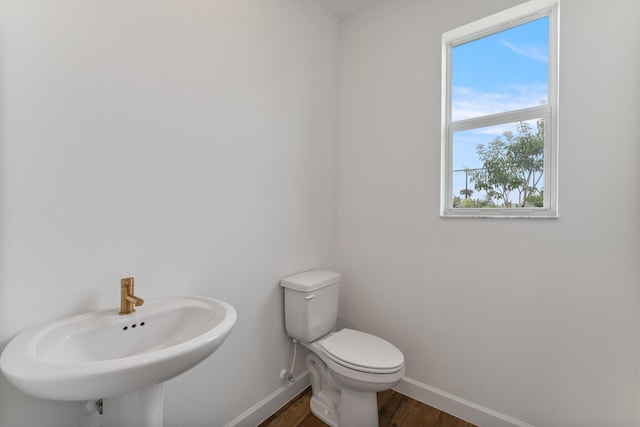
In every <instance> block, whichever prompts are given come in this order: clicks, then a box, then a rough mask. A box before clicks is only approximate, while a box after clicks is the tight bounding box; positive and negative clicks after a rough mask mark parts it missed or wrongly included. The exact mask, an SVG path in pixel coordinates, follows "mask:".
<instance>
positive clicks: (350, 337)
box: [317, 328, 404, 374]
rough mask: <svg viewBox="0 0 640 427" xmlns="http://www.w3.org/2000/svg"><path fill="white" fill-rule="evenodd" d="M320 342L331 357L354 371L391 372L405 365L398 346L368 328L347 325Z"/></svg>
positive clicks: (326, 353)
mask: <svg viewBox="0 0 640 427" xmlns="http://www.w3.org/2000/svg"><path fill="white" fill-rule="evenodd" d="M317 343H318V345H319V346H320V348H321V349H322V352H323V353H324V354H325V355H326V356H327V357H328V358H330V359H331V360H333V361H334V362H336V363H337V364H339V365H341V366H344V367H346V368H349V369H353V370H355V371H360V372H367V373H374V374H391V373H394V372H398V371H400V370H401V369H402V368H403V367H404V356H403V354H402V352H401V351H400V350H398V348H397V347H396V346H394V345H393V344H391V343H390V342H388V341H386V340H384V339H382V338H380V337H377V336H375V335H371V334H367V333H365V332H360V331H355V330H353V329H347V328H345V329H342V330H340V331H338V332H335V333H333V334H330V335H329V336H327V337H326V338H324V339H321V340H319V341H318V342H317Z"/></svg>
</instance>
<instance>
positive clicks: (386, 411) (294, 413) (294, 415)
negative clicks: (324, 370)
mask: <svg viewBox="0 0 640 427" xmlns="http://www.w3.org/2000/svg"><path fill="white" fill-rule="evenodd" d="M310 399H311V387H309V388H307V389H306V390H305V391H303V392H302V393H300V394H299V395H298V396H296V397H295V398H294V399H293V400H292V401H291V402H289V403H287V404H286V405H285V406H283V407H282V408H281V409H280V410H279V411H278V412H276V413H275V414H273V415H272V416H270V417H269V418H267V419H266V420H265V421H264V422H263V423H262V424H260V425H259V426H258V427H327V424H325V423H323V422H322V421H320V419H318V418H317V417H316V416H315V415H313V414H312V413H311V411H310V410H309V400H310ZM378 409H379V420H380V427H476V426H474V425H473V424H471V423H468V422H466V421H463V420H461V419H459V418H456V417H454V416H452V415H449V414H446V413H444V412H442V411H439V410H438V409H435V408H432V407H431V406H428V405H425V404H424V403H421V402H418V401H417V400H414V399H411V398H410V397H407V396H404V395H402V394H400V393H398V392H396V391H393V390H387V391H383V392H382V393H378Z"/></svg>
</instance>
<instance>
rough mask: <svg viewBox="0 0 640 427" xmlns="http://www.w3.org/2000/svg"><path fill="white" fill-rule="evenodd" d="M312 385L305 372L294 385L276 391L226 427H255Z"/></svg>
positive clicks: (296, 378) (295, 379)
mask: <svg viewBox="0 0 640 427" xmlns="http://www.w3.org/2000/svg"><path fill="white" fill-rule="evenodd" d="M309 385H311V380H310V379H309V371H306V370H305V371H304V372H301V373H300V374H298V375H297V376H296V377H295V378H294V382H293V383H287V384H285V385H283V386H282V387H280V388H278V389H277V390H276V391H274V392H273V393H271V394H270V395H268V396H267V397H265V398H264V399H262V400H261V401H260V402H258V403H256V404H255V405H253V406H252V407H251V408H249V409H247V410H246V411H244V412H243V413H242V414H240V415H239V416H238V417H236V418H235V419H233V420H232V421H231V422H229V423H228V424H227V425H226V426H225V427H236V426H237V427H255V426H257V425H259V424H260V423H261V422H263V421H264V420H266V419H267V418H269V417H270V416H271V415H273V414H274V413H276V412H277V411H278V409H280V408H282V407H283V406H284V405H285V404H287V403H288V402H289V401H290V400H291V399H293V398H294V397H296V396H297V395H298V394H300V393H301V392H302V391H303V390H304V389H305V388H307V387H309Z"/></svg>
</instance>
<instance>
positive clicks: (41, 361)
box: [0, 296, 237, 427]
mask: <svg viewBox="0 0 640 427" xmlns="http://www.w3.org/2000/svg"><path fill="white" fill-rule="evenodd" d="M236 318H237V314H236V310H235V309H234V308H233V307H232V306H231V305H229V304H227V303H225V302H222V301H219V300H215V299H212V298H205V297H197V296H184V297H174V298H165V299H158V300H155V301H149V302H147V303H145V305H144V306H142V307H140V308H138V309H137V311H136V312H135V313H133V314H128V315H119V314H118V310H117V309H113V310H101V311H95V312H91V313H86V314H81V315H77V316H72V317H68V318H66V319H62V320H58V321H55V322H51V323H48V324H46V325H43V326H38V327H34V328H30V329H27V330H25V331H23V332H21V333H19V334H18V335H17V336H16V337H15V338H13V340H11V342H9V344H8V345H7V347H6V348H5V350H4V352H3V353H2V355H1V356H0V370H2V372H3V373H4V375H5V376H6V377H7V379H8V380H9V381H10V382H11V383H12V384H14V385H15V386H16V387H17V388H18V389H20V390H22V391H23V392H25V393H27V394H30V395H32V396H36V397H40V398H44V399H53V400H97V399H103V403H104V406H103V408H104V427H112V426H113V427H115V426H117V427H128V426H131V427H161V426H162V389H163V384H162V383H163V382H164V381H166V380H168V379H170V378H173V377H175V376H177V375H180V374H181V373H183V372H185V371H186V370H188V369H190V368H192V367H193V366H195V365H196V364H198V363H200V362H202V361H203V360H204V359H206V358H207V357H208V356H210V355H211V354H212V353H213V352H214V351H215V350H216V349H217V348H218V347H219V346H220V344H222V342H223V341H224V339H225V338H226V337H227V336H228V335H229V332H231V329H232V328H233V326H234V325H235V322H236Z"/></svg>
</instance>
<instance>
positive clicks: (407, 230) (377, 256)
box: [338, 0, 640, 427]
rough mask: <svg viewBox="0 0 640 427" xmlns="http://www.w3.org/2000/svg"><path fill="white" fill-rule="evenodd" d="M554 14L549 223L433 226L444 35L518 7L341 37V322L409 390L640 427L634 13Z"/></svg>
mask: <svg viewBox="0 0 640 427" xmlns="http://www.w3.org/2000/svg"><path fill="white" fill-rule="evenodd" d="M561 2H562V3H561V36H560V37H561V55H562V56H561V65H560V66H561V76H560V87H561V88H560V103H561V105H560V115H561V116H560V141H559V144H560V146H559V147H560V157H559V158H560V189H559V194H560V202H559V211H560V218H559V219H557V220H498V219H491V220H473V219H448V220H447V219H441V218H440V217H439V215H438V200H439V189H440V140H439V129H440V43H441V34H442V33H443V32H444V31H447V30H450V29H452V28H455V27H457V26H459V25H462V24H465V23H468V22H471V21H473V20H475V19H478V18H481V17H483V16H486V15H489V14H491V13H494V12H497V11H499V10H502V9H505V8H508V7H510V6H513V5H515V4H517V3H520V1H519V0H490V1H482V2H479V1H475V0H455V1H447V2H445V1H438V2H435V1H421V0H393V1H387V2H379V3H377V4H376V5H375V6H374V7H370V8H368V9H366V10H365V11H363V13H361V14H359V15H356V16H355V17H352V18H350V19H348V20H347V21H345V22H344V23H343V24H342V28H341V31H342V33H341V56H340V61H341V76H340V79H341V80H340V91H341V92H340V142H339V150H338V160H339V163H338V164H339V168H338V169H339V170H338V188H339V192H338V194H339V196H338V268H339V270H340V271H341V272H342V273H343V274H344V283H343V285H344V286H343V301H342V302H343V305H342V307H341V317H342V321H343V323H344V324H345V325H350V326H354V327H356V328H359V329H361V330H365V331H369V332H372V333H375V334H378V335H380V336H383V337H385V338H387V339H389V340H391V341H392V342H394V343H395V344H396V345H398V346H399V347H400V348H401V349H402V350H403V351H404V354H405V356H406V365H407V376H408V377H410V378H412V379H414V380H416V381H418V382H420V383H423V384H425V385H427V386H429V387H432V388H435V389H438V390H441V391H443V392H446V393H450V394H452V395H454V396H455V397H457V398H460V399H466V400H467V401H470V402H472V403H474V404H477V405H481V406H484V407H485V408H489V409H491V410H494V411H498V412H500V413H502V414H504V415H507V416H510V417H514V418H515V419H516V420H519V421H520V423H521V424H522V423H530V424H533V425H536V426H581V427H588V426H594V427H597V426H605V425H607V426H632V425H633V426H635V425H637V424H636V413H635V411H636V407H637V401H636V378H637V361H638V347H637V342H638V338H637V336H638V332H639V331H638V325H637V311H638V310H637V300H636V287H637V280H638V276H639V273H640V271H639V267H638V265H639V264H638V259H639V257H640V216H639V214H638V209H639V208H640V193H639V192H638V191H636V186H637V183H638V182H640V180H639V178H640V176H639V173H638V170H639V168H638V161H639V160H640V145H639V144H638V127H637V121H638V117H640V100H639V99H640V83H639V82H640V80H639V79H638V76H640V49H639V48H638V46H640V31H639V30H638V28H639V27H638V25H637V22H636V21H637V18H638V16H640V2H638V1H637V0H613V1H611V2H607V3H602V2H601V1H596V0H561Z"/></svg>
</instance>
